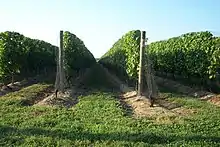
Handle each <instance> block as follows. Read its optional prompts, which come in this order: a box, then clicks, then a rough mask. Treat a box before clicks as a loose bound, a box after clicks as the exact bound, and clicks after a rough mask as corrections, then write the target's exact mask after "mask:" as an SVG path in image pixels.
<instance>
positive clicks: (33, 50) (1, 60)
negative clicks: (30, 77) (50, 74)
mask: <svg viewBox="0 0 220 147" xmlns="http://www.w3.org/2000/svg"><path fill="white" fill-rule="evenodd" d="M56 50H57V47H56V46H53V45H51V44H49V43H47V42H44V41H41V40H37V39H31V38H28V37H25V36H23V35H21V34H19V33H17V32H9V31H7V32H2V33H0V78H1V79H2V80H3V81H2V82H4V80H5V79H6V78H7V77H9V76H13V75H15V74H21V75H22V74H23V75H24V76H25V75H27V74H39V73H40V72H41V71H43V70H54V69H56V68H55V67H56V61H55V52H56Z"/></svg>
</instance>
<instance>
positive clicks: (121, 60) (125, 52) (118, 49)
mask: <svg viewBox="0 0 220 147" xmlns="http://www.w3.org/2000/svg"><path fill="white" fill-rule="evenodd" d="M140 33H141V32H140V31H139V30H134V31H130V32H128V33H126V34H125V35H124V36H122V38H120V39H119V40H118V41H117V42H116V43H115V44H114V45H113V46H112V48H111V49H110V50H109V51H108V52H107V53H106V54H105V55H104V56H102V57H101V59H100V60H99V63H101V64H103V65H104V66H105V67H107V68H109V69H110V70H113V71H115V73H117V75H118V76H119V77H120V78H121V79H122V78H123V77H124V78H125V79H126V78H128V79H129V80H135V79H136V78H137V74H138V63H139V50H140V49H139V48H140V35H141V34H140Z"/></svg>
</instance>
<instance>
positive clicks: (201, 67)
mask: <svg viewBox="0 0 220 147" xmlns="http://www.w3.org/2000/svg"><path fill="white" fill-rule="evenodd" d="M216 42H217V39H216V40H215V39H214V37H213V35H212V34H211V33H210V32H192V33H187V34H183V35H181V36H179V37H175V38H170V39H168V40H165V41H158V42H154V43H151V44H150V45H149V47H148V48H147V50H148V51H149V54H150V56H151V59H152V60H153V64H154V68H155V69H156V70H157V71H164V72H169V73H177V74H181V75H183V76H186V77H189V76H199V77H201V78H208V77H210V78H211V77H215V76H216V69H217V67H219V63H220V60H219V57H218V55H219V47H218V49H217V46H216V44H217V43H216Z"/></svg>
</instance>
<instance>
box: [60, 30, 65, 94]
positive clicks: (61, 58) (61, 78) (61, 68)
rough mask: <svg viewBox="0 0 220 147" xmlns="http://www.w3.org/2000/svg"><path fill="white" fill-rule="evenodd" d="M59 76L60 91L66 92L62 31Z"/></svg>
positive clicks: (61, 34) (61, 35)
mask: <svg viewBox="0 0 220 147" xmlns="http://www.w3.org/2000/svg"><path fill="white" fill-rule="evenodd" d="M59 74H60V75H59V76H60V82H59V84H60V91H61V92H64V79H63V31H60V49H59Z"/></svg>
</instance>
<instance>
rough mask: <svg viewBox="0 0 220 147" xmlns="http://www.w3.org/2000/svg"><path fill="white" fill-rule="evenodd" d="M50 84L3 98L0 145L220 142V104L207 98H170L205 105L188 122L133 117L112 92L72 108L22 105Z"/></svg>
mask: <svg viewBox="0 0 220 147" xmlns="http://www.w3.org/2000/svg"><path fill="white" fill-rule="evenodd" d="M48 86H49V85H42V84H36V85H33V86H30V87H28V88H25V89H22V90H21V91H18V92H14V93H11V94H8V95H5V96H3V97H0V146H12V145H14V146H24V147H27V146H90V145H93V146H100V147H103V146H114V147H115V146H135V147H136V146H183V145H184V146H190V147H191V146H220V131H219V130H220V109H219V108H217V107H215V106H213V105H211V104H208V103H206V102H199V101H198V100H195V99H192V98H178V97H175V96H173V97H172V98H170V100H171V101H176V102H178V103H181V104H184V105H185V106H186V107H189V108H195V109H198V110H199V111H198V113H197V114H196V115H195V116H194V117H192V118H188V119H185V120H184V123H183V124H156V123H154V121H153V120H150V119H147V118H145V119H133V118H132V117H131V116H129V115H126V113H125V112H124V110H123V108H122V107H121V105H120V103H119V102H118V101H117V99H115V98H114V95H113V94H112V93H106V92H97V93H91V94H89V95H87V96H83V97H80V98H79V103H78V104H77V105H76V106H75V107H72V108H69V109H67V108H56V107H43V106H23V105H22V103H21V101H22V100H24V99H29V98H32V99H33V98H34V96H35V95H37V93H39V92H41V91H42V90H43V89H45V88H47V87H48Z"/></svg>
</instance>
